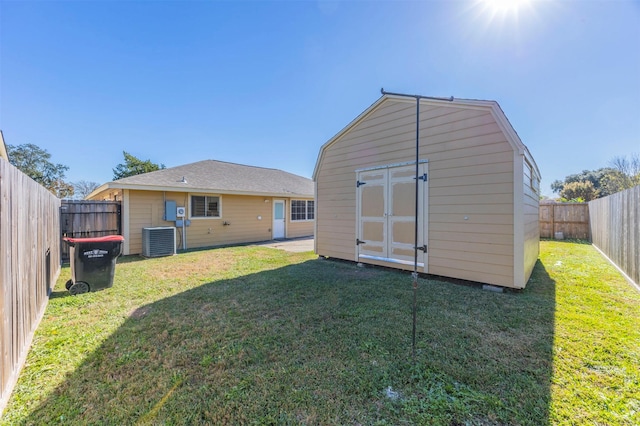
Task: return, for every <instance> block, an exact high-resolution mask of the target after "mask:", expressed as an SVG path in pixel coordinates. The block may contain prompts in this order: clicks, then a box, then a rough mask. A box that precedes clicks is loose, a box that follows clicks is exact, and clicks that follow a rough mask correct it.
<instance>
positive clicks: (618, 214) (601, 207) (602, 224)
mask: <svg viewBox="0 0 640 426" xmlns="http://www.w3.org/2000/svg"><path fill="white" fill-rule="evenodd" d="M589 214H590V215H591V221H590V224H591V238H592V242H593V245H595V246H596V247H597V248H598V249H600V251H602V252H603V253H604V254H605V255H606V256H607V257H608V258H609V259H610V260H611V261H612V262H613V263H615V264H616V265H617V266H618V267H619V268H620V269H622V271H624V273H625V274H627V276H628V277H629V278H631V280H632V281H633V282H635V284H636V286H637V285H639V284H640V185H639V186H636V187H635V188H631V189H627V190H625V191H622V192H618V193H616V194H613V195H609V196H608V197H604V198H599V199H597V200H593V201H589Z"/></svg>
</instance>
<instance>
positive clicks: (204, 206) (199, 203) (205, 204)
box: [191, 195, 220, 217]
mask: <svg viewBox="0 0 640 426" xmlns="http://www.w3.org/2000/svg"><path fill="white" fill-rule="evenodd" d="M191 217H220V197H217V196H216V197H212V196H208V195H192V196H191Z"/></svg>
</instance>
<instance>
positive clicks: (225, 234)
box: [129, 190, 313, 254]
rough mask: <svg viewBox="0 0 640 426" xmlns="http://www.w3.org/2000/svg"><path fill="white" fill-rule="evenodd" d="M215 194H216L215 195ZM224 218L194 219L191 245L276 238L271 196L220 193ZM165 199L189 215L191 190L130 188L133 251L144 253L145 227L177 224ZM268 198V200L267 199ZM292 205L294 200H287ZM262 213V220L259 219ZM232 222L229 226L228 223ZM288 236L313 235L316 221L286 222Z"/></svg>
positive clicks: (189, 238)
mask: <svg viewBox="0 0 640 426" xmlns="http://www.w3.org/2000/svg"><path fill="white" fill-rule="evenodd" d="M211 195H213V194H211ZM220 198H221V204H220V205H221V210H222V211H221V213H222V215H221V217H220V218H190V220H191V225H190V226H189V227H187V228H186V234H187V248H199V247H211V246H219V245H227V244H238V243H249V242H257V241H266V240H270V239H271V237H272V234H271V228H272V217H273V216H272V210H273V200H272V198H271V197H258V196H245V195H220ZM164 200H172V201H175V202H176V203H177V205H179V206H185V207H186V208H187V217H188V216H189V213H190V212H189V209H190V205H189V193H172V192H167V193H165V194H164V195H163V193H162V192H160V191H136V190H130V191H129V227H130V228H129V239H130V242H129V254H138V253H141V252H142V228H145V227H156V226H175V222H168V221H165V220H163V214H164ZM265 200H268V202H265ZM286 201H287V205H289V202H290V200H288V199H287V200H286ZM258 216H260V217H261V219H258ZM225 222H226V223H228V224H227V225H225V224H224V223H225ZM286 228H287V237H289V238H292V237H299V236H309V235H313V221H305V222H290V221H288V222H287V224H286ZM176 240H177V241H176V243H177V245H178V248H181V247H182V235H181V229H180V228H179V229H178V232H177V234H176Z"/></svg>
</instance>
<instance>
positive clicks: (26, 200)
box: [0, 158, 60, 413]
mask: <svg viewBox="0 0 640 426" xmlns="http://www.w3.org/2000/svg"><path fill="white" fill-rule="evenodd" d="M59 209H60V200H59V199H58V198H56V197H55V196H54V195H53V194H51V193H50V192H49V191H47V190H46V189H45V188H43V187H42V186H40V185H38V184H37V183H36V182H35V181H33V180H32V179H30V178H29V177H27V176H26V175H25V174H23V173H22V172H20V171H19V170H18V169H17V168H15V167H14V166H12V165H11V164H9V163H8V162H7V161H6V160H4V159H1V158H0V280H1V281H0V318H1V321H2V323H1V324H0V362H1V365H0V385H1V387H0V413H1V412H2V411H3V410H4V407H5V405H6V403H7V401H8V400H9V396H10V395H11V391H12V389H13V387H14V386H15V383H16V380H17V378H18V374H19V373H20V369H21V368H22V365H23V364H24V360H25V359H26V355H27V352H28V350H29V346H30V345H31V340H32V338H33V333H34V331H35V329H36V327H37V326H38V324H39V322H40V319H41V318H42V315H43V314H44V310H45V308H46V306H47V302H48V300H49V299H48V296H49V293H50V291H51V285H52V283H53V282H55V280H56V279H57V277H58V274H59V273H60V250H59V238H60V215H59Z"/></svg>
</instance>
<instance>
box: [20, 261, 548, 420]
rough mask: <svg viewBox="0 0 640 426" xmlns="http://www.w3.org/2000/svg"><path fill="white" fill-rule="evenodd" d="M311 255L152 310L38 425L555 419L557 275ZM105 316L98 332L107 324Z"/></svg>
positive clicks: (118, 336)
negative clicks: (421, 275)
mask: <svg viewBox="0 0 640 426" xmlns="http://www.w3.org/2000/svg"><path fill="white" fill-rule="evenodd" d="M411 300H412V290H411V277H410V276H409V275H407V274H405V273H401V272H398V271H390V270H382V269H375V268H357V267H355V266H354V265H353V264H348V263H343V262H332V261H328V260H310V261H306V262H304V263H301V264H296V265H291V266H287V267H283V268H280V269H275V270H269V271H264V272H260V273H256V274H251V275H243V276H239V277H237V278H234V279H227V280H220V281H215V282H210V283H208V284H204V285H202V286H199V287H196V288H194V289H191V290H187V291H184V292H183V293H180V294H177V295H175V296H172V297H168V298H165V299H162V300H160V301H157V302H155V303H151V304H147V305H143V306H140V307H138V308H137V309H135V310H134V311H133V312H130V313H129V316H128V318H127V319H126V321H125V322H124V324H122V326H120V327H119V328H118V330H117V331H116V332H115V333H113V334H112V335H111V336H110V337H109V338H108V339H107V340H106V341H104V343H103V344H102V345H101V347H100V348H99V349H98V350H96V351H94V352H93V353H91V354H88V355H87V356H86V359H85V361H84V362H83V363H82V364H81V365H80V366H79V367H78V368H77V369H76V370H75V371H74V372H73V373H71V374H70V375H68V376H67V377H66V378H65V380H64V382H63V383H62V384H61V385H60V386H59V387H58V388H57V389H55V391H54V392H52V394H51V395H49V396H48V398H47V399H46V400H45V401H44V402H43V403H42V404H41V405H39V406H38V407H37V408H36V409H35V410H34V411H33V412H32V413H31V415H30V416H29V417H28V418H27V419H26V423H27V424H53V423H65V424H243V423H254V424H357V423H361V424H373V423H376V422H378V423H381V424H382V423H384V424H400V423H410V424H443V425H450V424H464V423H469V424H491V425H496V424H532V425H533V424H535V425H544V424H548V414H549V403H550V383H551V374H552V345H553V324H554V320H553V315H554V309H555V283H554V282H553V281H552V280H551V279H550V277H549V275H548V274H547V273H546V271H545V268H544V266H543V265H542V264H541V263H540V262H538V264H537V265H536V267H535V270H534V274H533V276H532V278H531V280H530V282H529V284H528V287H527V289H526V290H524V291H523V292H518V293H505V294H496V293H492V292H484V291H481V290H478V289H477V288H473V287H468V286H460V285H453V284H449V283H446V284H445V283H442V282H440V281H435V280H421V284H420V289H419V295H418V304H419V311H418V351H417V356H416V359H415V361H414V360H412V358H411ZM96 326H99V324H97V325H96Z"/></svg>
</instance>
